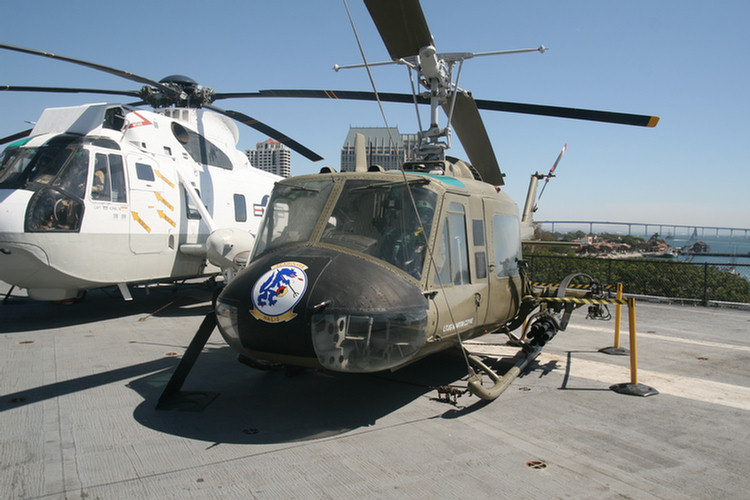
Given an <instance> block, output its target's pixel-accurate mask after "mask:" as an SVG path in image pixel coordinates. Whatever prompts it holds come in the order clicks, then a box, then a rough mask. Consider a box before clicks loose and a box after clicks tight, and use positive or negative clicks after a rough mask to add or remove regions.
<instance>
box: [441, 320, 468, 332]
mask: <svg viewBox="0 0 750 500" xmlns="http://www.w3.org/2000/svg"><path fill="white" fill-rule="evenodd" d="M473 324H474V318H467V319H465V320H463V321H459V322H457V323H450V324H447V325H445V326H443V333H448V332H455V331H458V330H461V329H462V328H464V327H466V326H471V325H473Z"/></svg>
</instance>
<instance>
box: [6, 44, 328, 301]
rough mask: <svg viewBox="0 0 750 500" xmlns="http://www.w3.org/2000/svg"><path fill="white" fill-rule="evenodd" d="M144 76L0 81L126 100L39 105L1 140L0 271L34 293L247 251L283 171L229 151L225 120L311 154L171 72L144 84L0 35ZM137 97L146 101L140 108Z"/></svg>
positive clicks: (191, 271) (191, 267) (166, 270)
mask: <svg viewBox="0 0 750 500" xmlns="http://www.w3.org/2000/svg"><path fill="white" fill-rule="evenodd" d="M0 49H5V50H12V51H17V52H22V53H26V54H31V55H38V56H44V57H50V58H53V59H57V60H62V61H66V62H70V63H74V64H79V65H82V66H86V67H89V68H92V69H96V70H99V71H104V72H108V73H111V74H114V75H117V76H121V77H123V78H126V79H128V80H131V81H136V82H139V83H142V84H144V86H143V87H142V88H141V89H140V90H138V91H118V90H106V89H82V88H59V87H13V86H4V87H0V90H7V91H24V92H61V93H93V94H111V95H125V96H131V97H136V98H139V99H140V101H138V102H135V103H132V104H129V105H121V104H103V103H99V104H86V105H82V106H75V107H62V108H49V109H46V110H44V112H43V113H42V115H41V116H40V118H39V120H38V121H37V122H36V124H35V126H34V128H33V129H30V130H26V131H24V132H20V133H18V134H14V135H12V136H9V137H6V138H3V139H0V144H6V143H10V144H9V145H8V146H7V147H6V149H5V151H4V152H3V153H2V155H0V280H2V281H4V282H6V283H8V284H10V285H12V286H14V287H20V288H25V289H26V290H27V292H28V295H29V297H31V298H32V299H36V300H56V301H57V300H66V299H73V298H76V297H81V296H82V295H83V293H84V292H85V291H86V290H88V289H93V288H99V287H105V286H112V285H117V286H118V288H119V290H120V292H121V294H122V296H123V298H125V300H130V299H131V295H130V292H129V289H128V284H133V283H143V282H155V281H173V280H178V279H183V278H188V277H196V276H203V275H209V274H218V273H219V272H222V273H223V274H224V276H225V278H226V279H227V280H229V279H231V277H232V276H233V275H234V274H235V273H236V271H237V270H239V269H240V268H241V267H242V266H243V265H244V264H245V262H246V260H247V257H248V256H249V253H250V251H251V250H252V247H253V244H254V239H255V234H256V231H257V228H258V225H259V222H260V220H261V216H262V215H263V212H264V209H265V205H266V203H267V200H268V195H269V193H270V192H271V189H272V188H273V185H274V183H275V182H277V181H278V180H280V179H281V178H280V177H278V176H276V175H272V174H269V173H266V172H263V171H261V170H258V169H256V168H253V167H252V166H251V165H250V162H249V160H248V159H247V157H246V155H245V154H244V153H243V152H241V151H240V150H238V149H237V143H238V139H239V130H238V127H237V125H236V124H235V120H236V121H239V122H241V123H244V124H246V125H249V126H251V127H253V128H255V129H256V130H259V131H260V132H262V133H264V134H266V135H268V136H269V137H272V138H274V139H276V140H278V141H279V142H282V143H284V144H285V145H287V146H288V147H290V148H291V149H292V150H294V151H296V152H298V153H300V154H302V155H303V156H305V157H306V158H309V159H311V160H313V161H317V160H321V159H322V157H320V156H319V155H317V154H316V153H314V152H312V151H310V150H309V149H307V148H306V147H304V146H302V145H301V144H299V143H297V142H296V141H294V140H292V139H289V138H288V137H287V136H286V135H285V134H283V133H281V132H279V131H277V130H275V129H273V128H271V127H269V126H268V125H265V124H264V123H262V122H259V121H258V120H255V119H254V118H252V117H250V116H247V115H245V114H243V113H239V112H237V111H230V110H223V109H221V108H217V107H215V106H213V105H212V104H211V103H212V102H213V101H214V100H216V99H226V98H235V97H243V94H242V93H231V94H217V93H215V92H214V91H213V90H212V89H210V88H205V87H202V86H201V85H198V84H197V83H196V82H195V81H193V80H192V79H190V78H188V77H185V76H182V75H173V76H170V77H167V78H164V79H163V80H161V81H160V82H155V81H152V80H149V79H147V78H143V77H140V76H137V75H133V74H132V73H128V72H125V71H121V70H117V69H114V68H110V67H106V66H101V65H98V64H95V63H90V62H86V61H82V60H78V59H72V58H68V57H63V56H59V55H56V54H50V53H48V52H40V51H36V50H33V49H27V48H23V47H16V46H12V45H7V44H0ZM144 104H148V105H150V106H152V107H153V108H154V111H148V110H144V109H140V108H138V106H141V105H144Z"/></svg>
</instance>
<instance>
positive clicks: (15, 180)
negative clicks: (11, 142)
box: [0, 147, 38, 188]
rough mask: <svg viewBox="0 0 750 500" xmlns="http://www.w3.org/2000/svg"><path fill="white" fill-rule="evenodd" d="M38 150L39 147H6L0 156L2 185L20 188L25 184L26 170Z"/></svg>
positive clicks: (0, 184)
mask: <svg viewBox="0 0 750 500" xmlns="http://www.w3.org/2000/svg"><path fill="white" fill-rule="evenodd" d="M37 151H38V150H37V149H32V148H24V149H19V148H14V147H8V148H6V149H5V151H3V154H2V156H1V157H0V187H3V188H18V187H21V186H23V177H24V172H25V171H26V167H28V166H29V163H31V160H32V159H33V158H34V155H36V153H37Z"/></svg>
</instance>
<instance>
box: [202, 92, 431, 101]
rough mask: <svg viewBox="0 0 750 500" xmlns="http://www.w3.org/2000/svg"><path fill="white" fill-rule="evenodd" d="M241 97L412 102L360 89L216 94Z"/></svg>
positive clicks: (404, 96)
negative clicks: (378, 99)
mask: <svg viewBox="0 0 750 500" xmlns="http://www.w3.org/2000/svg"><path fill="white" fill-rule="evenodd" d="M243 97H282V98H283V97H292V98H303V99H343V100H350V101H377V98H378V97H379V98H380V100H381V101H387V102H400V103H406V104H412V103H413V102H414V98H413V97H412V95H411V94H401V93H396V92H378V95H377V97H376V96H375V92H369V91H361V90H317V89H266V90H258V91H257V92H223V93H217V94H216V100H219V99H235V98H243ZM417 102H418V103H419V104H430V100H429V99H428V98H426V97H423V96H421V95H419V96H417Z"/></svg>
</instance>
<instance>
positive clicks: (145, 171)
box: [135, 163, 156, 182]
mask: <svg viewBox="0 0 750 500" xmlns="http://www.w3.org/2000/svg"><path fill="white" fill-rule="evenodd" d="M135 175H136V176H138V178H139V179H140V180H142V181H147V182H153V181H155V180H156V177H155V176H154V169H152V168H151V165H146V164H145V163H136V164H135Z"/></svg>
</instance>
